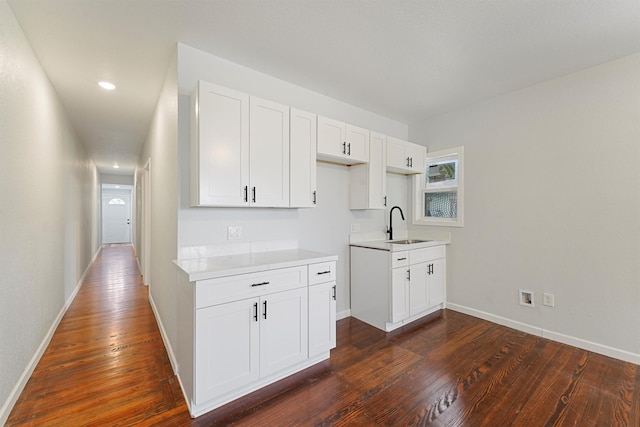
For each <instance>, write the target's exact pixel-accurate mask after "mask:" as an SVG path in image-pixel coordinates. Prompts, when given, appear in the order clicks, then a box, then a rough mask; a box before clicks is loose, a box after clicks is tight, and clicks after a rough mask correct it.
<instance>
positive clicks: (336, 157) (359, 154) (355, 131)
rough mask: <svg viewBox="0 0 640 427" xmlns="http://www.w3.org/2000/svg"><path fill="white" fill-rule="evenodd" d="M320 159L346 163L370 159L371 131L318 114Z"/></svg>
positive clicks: (364, 161) (362, 161) (365, 161)
mask: <svg viewBox="0 0 640 427" xmlns="http://www.w3.org/2000/svg"><path fill="white" fill-rule="evenodd" d="M318 160H326V161H329V162H334V163H342V164H346V165H351V164H357V163H367V162H368V161H369V131H368V130H367V129H363V128H359V127H357V126H352V125H348V124H346V123H343V122H340V121H338V120H333V119H329V118H327V117H322V116H318Z"/></svg>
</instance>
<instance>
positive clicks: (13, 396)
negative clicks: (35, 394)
mask: <svg viewBox="0 0 640 427" xmlns="http://www.w3.org/2000/svg"><path fill="white" fill-rule="evenodd" d="M101 250H102V247H99V248H98V250H97V251H96V252H95V253H94V254H93V258H91V261H90V262H89V265H88V266H87V268H85V270H84V272H83V273H82V276H80V280H78V283H77V284H76V287H75V288H74V290H73V292H71V295H69V298H67V301H65V303H64V305H63V306H62V308H61V309H60V311H59V312H58V315H57V316H56V318H55V319H54V320H53V323H52V324H51V326H50V327H49V330H48V331H47V333H46V335H45V336H44V338H43V339H42V341H41V342H40V345H39V346H38V348H37V350H36V352H35V353H34V355H33V356H32V357H31V360H30V361H29V363H28V364H27V366H26V368H25V369H24V371H23V372H22V375H20V379H19V380H18V382H17V383H16V385H15V386H14V387H13V390H11V393H9V396H8V397H7V400H6V401H5V402H4V404H3V405H2V408H0V425H5V423H6V422H7V419H8V418H9V414H10V413H11V410H12V409H13V406H14V405H15V404H16V402H17V401H18V398H19V397H20V394H22V391H23V390H24V387H25V386H26V385H27V382H28V381H29V378H31V375H32V374H33V371H34V370H35V369H36V366H38V363H39V362H40V359H41V358H42V355H43V354H44V352H45V351H46V350H47V347H48V346H49V343H50V342H51V338H53V334H54V333H55V332H56V329H58V325H59V324H60V321H62V318H63V317H64V315H65V314H66V313H67V310H68V309H69V307H70V306H71V303H72V302H73V300H74V299H75V298H76V295H78V291H79V290H80V287H81V286H82V283H83V282H84V279H85V277H86V276H87V273H88V272H89V268H90V267H91V265H93V262H94V261H95V260H96V258H97V257H98V254H99V253H100V251H101Z"/></svg>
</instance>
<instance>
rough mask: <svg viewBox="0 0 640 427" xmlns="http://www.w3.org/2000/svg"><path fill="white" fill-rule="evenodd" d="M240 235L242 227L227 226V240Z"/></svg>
mask: <svg viewBox="0 0 640 427" xmlns="http://www.w3.org/2000/svg"><path fill="white" fill-rule="evenodd" d="M241 237H242V227H240V226H239V225H238V226H235V227H227V240H237V239H240V238H241Z"/></svg>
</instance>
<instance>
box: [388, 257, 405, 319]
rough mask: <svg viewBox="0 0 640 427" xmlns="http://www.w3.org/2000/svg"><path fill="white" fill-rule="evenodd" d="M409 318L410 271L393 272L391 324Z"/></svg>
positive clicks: (393, 270)
mask: <svg viewBox="0 0 640 427" xmlns="http://www.w3.org/2000/svg"><path fill="white" fill-rule="evenodd" d="M407 317H409V269H408V268H406V267H401V268H394V269H392V270H391V319H390V322H391V323H396V322H400V321H401V320H404V319H406V318H407Z"/></svg>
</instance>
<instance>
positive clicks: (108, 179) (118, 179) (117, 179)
mask: <svg viewBox="0 0 640 427" xmlns="http://www.w3.org/2000/svg"><path fill="white" fill-rule="evenodd" d="M100 181H101V182H102V183H103V184H119V185H133V175H113V174H105V173H102V174H100Z"/></svg>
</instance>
